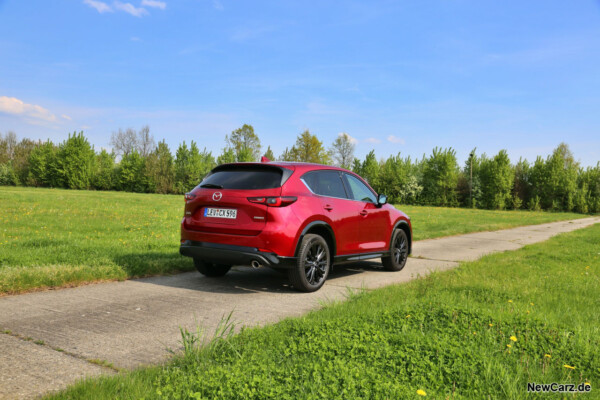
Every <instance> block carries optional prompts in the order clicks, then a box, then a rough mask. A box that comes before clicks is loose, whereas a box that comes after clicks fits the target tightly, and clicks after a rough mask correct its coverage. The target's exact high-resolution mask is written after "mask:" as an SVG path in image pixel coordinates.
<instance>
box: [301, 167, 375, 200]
mask: <svg viewBox="0 0 600 400" xmlns="http://www.w3.org/2000/svg"><path fill="white" fill-rule="evenodd" d="M318 171H335V172H338V173H340V174H348V173H347V172H344V171H338V170H336V169H314V170H312V171H307V172H306V173H304V174H303V175H302V176H301V177H300V180H301V181H302V183H303V184H304V186H306V188H307V189H308V191H309V192H311V193H312V194H314V195H315V196H319V197H327V198H330V199H339V200H348V201H356V202H359V203H371V204H377V203H372V202H370V201H364V200H355V199H351V198H349V197H335V196H327V195H325V194H318V193H315V192H313V190H312V189H311V188H310V186H308V183H306V181H305V180H304V175H306V174H309V173H311V172H318ZM348 175H350V174H348ZM340 179H342V177H341V176H340ZM342 185H344V182H343V181H342ZM344 186H345V185H344ZM367 189H369V187H368V186H367ZM344 190H345V188H344ZM369 191H371V190H370V189H369Z"/></svg>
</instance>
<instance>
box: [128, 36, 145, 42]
mask: <svg viewBox="0 0 600 400" xmlns="http://www.w3.org/2000/svg"><path fill="white" fill-rule="evenodd" d="M129 40H131V41H132V42H141V41H142V39H140V38H139V37H137V36H132V37H130V38H129Z"/></svg>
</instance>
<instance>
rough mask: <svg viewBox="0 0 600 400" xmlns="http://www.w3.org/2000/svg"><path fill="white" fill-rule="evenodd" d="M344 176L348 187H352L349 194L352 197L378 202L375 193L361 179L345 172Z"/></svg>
mask: <svg viewBox="0 0 600 400" xmlns="http://www.w3.org/2000/svg"><path fill="white" fill-rule="evenodd" d="M344 177H345V178H346V182H347V183H348V189H350V193H349V195H350V198H351V199H353V200H358V201H369V202H371V203H377V197H376V196H375V194H374V193H373V192H372V191H371V190H370V189H369V188H368V187H367V185H365V184H364V183H362V182H361V180H360V179H358V178H357V177H355V176H352V175H350V174H344Z"/></svg>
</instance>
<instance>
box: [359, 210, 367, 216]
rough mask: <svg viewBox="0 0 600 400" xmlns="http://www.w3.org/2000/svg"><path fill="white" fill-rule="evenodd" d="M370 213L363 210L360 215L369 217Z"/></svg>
mask: <svg viewBox="0 0 600 400" xmlns="http://www.w3.org/2000/svg"><path fill="white" fill-rule="evenodd" d="M368 213H369V212H368V211H367V210H362V211H361V212H360V215H363V216H364V215H367V214H368Z"/></svg>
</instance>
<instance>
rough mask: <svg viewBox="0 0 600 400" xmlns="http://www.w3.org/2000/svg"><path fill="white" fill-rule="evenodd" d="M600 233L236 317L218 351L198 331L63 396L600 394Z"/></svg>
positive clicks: (598, 229) (599, 228) (220, 337)
mask: <svg viewBox="0 0 600 400" xmlns="http://www.w3.org/2000/svg"><path fill="white" fill-rule="evenodd" d="M599 237H600V224H596V225H594V226H592V227H589V228H586V229H582V230H579V231H575V232H571V233H567V234H562V235H559V236H556V237H554V238H552V239H550V240H548V241H547V242H543V243H539V244H535V245H530V246H526V247H524V248H522V249H520V250H517V251H514V252H505V253H498V254H493V255H490V256H486V257H484V258H482V259H480V260H478V261H475V262H470V263H463V264H461V266H460V267H459V268H457V269H454V270H450V271H446V272H441V273H435V274H432V275H429V276H428V277H426V278H421V279H418V280H415V281H412V282H409V283H407V284H403V285H395V286H390V287H386V288H383V289H379V290H375V291H372V292H362V293H358V294H356V295H353V296H351V297H350V299H349V301H346V302H338V303H334V304H330V305H328V306H326V307H325V308H324V309H322V310H319V311H315V312H312V313H309V314H308V315H306V316H304V317H301V318H295V319H287V320H284V321H282V322H280V323H277V324H275V325H271V326H266V327H263V328H252V329H243V330H242V331H241V333H240V334H238V335H235V336H233V335H231V336H230V335H227V334H226V333H227V329H226V328H227V327H225V329H223V328H222V329H221V330H220V331H219V332H218V334H217V335H216V337H217V338H216V340H214V341H213V342H212V343H211V344H209V345H208V346H204V347H200V346H199V345H198V344H199V343H201V341H200V340H198V337H197V336H195V335H192V334H190V333H188V332H184V334H183V338H184V340H183V344H184V345H185V346H184V347H185V348H186V351H185V352H184V354H183V355H181V356H179V357H176V358H175V359H173V360H172V361H171V362H170V363H168V364H167V365H164V366H158V367H151V368H148V369H138V370H135V371H133V372H131V373H125V374H121V375H118V376H116V377H104V378H100V379H90V380H86V381H83V382H81V383H78V384H76V385H74V386H72V387H71V388H69V389H68V390H66V391H64V392H62V393H60V394H57V395H55V396H52V397H51V398H53V399H77V398H95V399H103V398H106V399H110V398H141V397H143V398H146V399H153V398H165V399H185V398H207V399H210V398H219V399H267V398H273V399H317V398H364V399H371V398H376V399H377V398H380V399H384V398H405V399H411V398H413V399H414V398H419V396H418V395H417V390H423V391H425V392H426V393H427V398H434V399H462V398H465V399H482V398H486V399H487V398H491V399H497V398H502V399H504V398H506V399H523V398H539V395H534V394H530V393H527V391H526V384H527V382H536V383H552V382H559V383H574V384H579V383H589V384H590V385H591V386H592V392H591V393H588V394H585V395H584V396H585V397H584V398H586V399H588V398H589V399H592V398H599V397H600V396H598V389H597V388H598V385H599V384H600V313H598V309H599V307H600V249H599V247H598V238H599ZM408 267H409V268H410V265H409V266H408ZM511 337H512V338H514V340H512V339H511ZM509 345H510V347H509ZM566 366H570V367H573V368H568V367H566ZM543 397H544V398H566V397H567V395H564V394H562V395H557V394H556V395H552V394H545V395H543ZM568 397H569V398H571V397H572V396H571V395H568Z"/></svg>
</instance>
